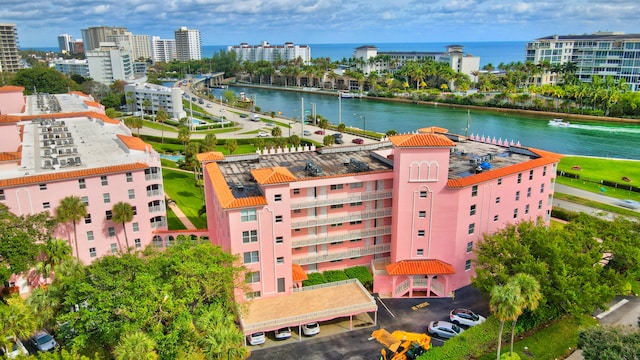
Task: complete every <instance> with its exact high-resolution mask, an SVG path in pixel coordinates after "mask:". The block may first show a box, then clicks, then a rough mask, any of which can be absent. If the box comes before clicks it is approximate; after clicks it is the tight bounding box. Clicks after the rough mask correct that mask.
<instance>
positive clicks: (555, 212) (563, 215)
mask: <svg viewBox="0 0 640 360" xmlns="http://www.w3.org/2000/svg"><path fill="white" fill-rule="evenodd" d="M551 217H554V218H556V219H560V220H564V221H569V212H568V211H567V210H564V209H560V208H553V209H552V210H551Z"/></svg>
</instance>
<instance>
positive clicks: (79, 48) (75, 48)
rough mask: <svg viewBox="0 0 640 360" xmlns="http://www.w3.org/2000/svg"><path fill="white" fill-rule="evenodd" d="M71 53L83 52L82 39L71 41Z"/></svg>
mask: <svg viewBox="0 0 640 360" xmlns="http://www.w3.org/2000/svg"><path fill="white" fill-rule="evenodd" d="M73 53H74V54H84V42H82V39H77V40H76V41H74V42H73Z"/></svg>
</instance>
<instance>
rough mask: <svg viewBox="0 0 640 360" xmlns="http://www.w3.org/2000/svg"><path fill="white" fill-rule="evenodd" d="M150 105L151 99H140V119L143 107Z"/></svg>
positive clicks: (142, 115)
mask: <svg viewBox="0 0 640 360" xmlns="http://www.w3.org/2000/svg"><path fill="white" fill-rule="evenodd" d="M150 107H151V101H149V99H144V100H142V103H141V104H140V119H142V120H144V109H145V108H147V109H148V108H150Z"/></svg>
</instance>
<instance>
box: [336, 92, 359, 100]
mask: <svg viewBox="0 0 640 360" xmlns="http://www.w3.org/2000/svg"><path fill="white" fill-rule="evenodd" d="M339 94H340V97H341V98H343V99H351V98H354V97H356V94H354V93H350V92H347V91H340V92H339Z"/></svg>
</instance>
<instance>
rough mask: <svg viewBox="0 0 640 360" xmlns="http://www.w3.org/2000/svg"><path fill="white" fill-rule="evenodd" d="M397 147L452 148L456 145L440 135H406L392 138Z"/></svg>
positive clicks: (390, 138)
mask: <svg viewBox="0 0 640 360" xmlns="http://www.w3.org/2000/svg"><path fill="white" fill-rule="evenodd" d="M389 140H391V142H392V143H393V145H394V146H397V147H452V146H456V145H455V143H454V142H453V141H451V140H449V139H448V138H447V137H446V136H443V135H439V134H406V135H394V136H390V137H389Z"/></svg>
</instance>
